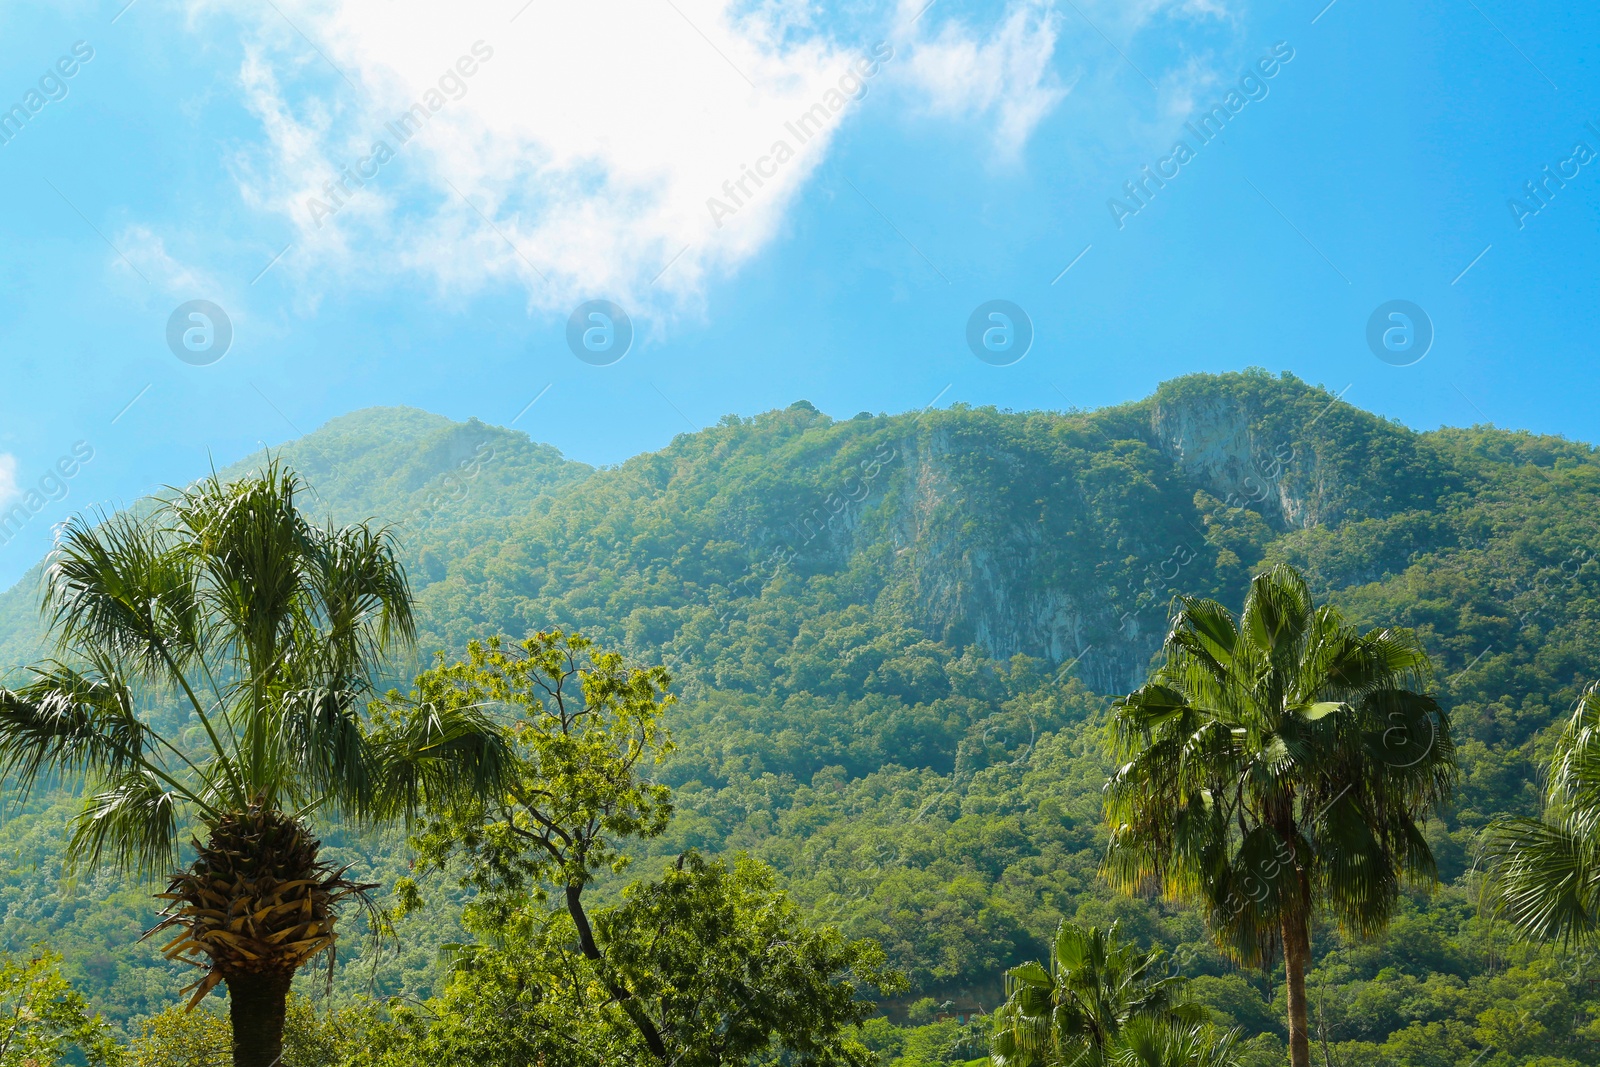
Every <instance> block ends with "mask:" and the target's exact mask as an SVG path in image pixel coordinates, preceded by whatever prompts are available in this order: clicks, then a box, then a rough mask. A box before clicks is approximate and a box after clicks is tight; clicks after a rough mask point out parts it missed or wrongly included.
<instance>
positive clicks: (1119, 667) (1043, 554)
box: [885, 431, 1193, 692]
mask: <svg viewBox="0 0 1600 1067" xmlns="http://www.w3.org/2000/svg"><path fill="white" fill-rule="evenodd" d="M958 450H959V455H958ZM901 452H902V455H903V456H904V460H903V462H904V469H903V471H902V472H901V476H900V478H899V482H898V486H897V489H898V492H892V493H890V494H888V496H887V498H886V500H885V504H886V505H887V506H889V507H890V508H891V509H892V512H891V518H890V520H889V522H888V523H887V526H888V529H889V531H890V533H891V536H892V537H893V541H894V546H895V552H896V559H895V569H896V572H897V574H898V576H899V577H900V578H901V580H902V583H903V584H902V585H901V588H903V589H905V590H907V591H908V597H909V602H908V603H907V604H906V605H905V606H906V607H907V608H908V609H909V610H910V613H911V615H912V617H913V621H914V623H915V624H916V625H917V626H919V627H920V628H922V629H924V630H925V631H927V632H928V634H929V635H930V636H931V637H933V638H935V639H937V640H943V641H945V642H946V643H949V644H952V645H955V646H958V647H960V646H964V645H968V644H972V645H976V646H978V647H979V648H981V649H983V650H984V651H985V652H987V653H988V654H989V655H991V656H994V657H997V658H1009V657H1010V656H1013V655H1017V654H1019V653H1020V654H1023V655H1028V656H1034V657H1038V658H1042V659H1045V660H1048V661H1050V662H1053V663H1058V664H1060V663H1067V662H1073V663H1075V664H1076V667H1075V669H1076V671H1077V673H1078V676H1079V677H1080V678H1082V679H1083V680H1084V682H1085V683H1086V684H1088V685H1089V686H1091V687H1092V688H1094V689H1096V690H1098V691H1101V692H1125V691H1127V690H1128V689H1130V688H1132V687H1133V686H1135V685H1137V684H1139V682H1140V681H1142V680H1143V678H1144V675H1145V672H1146V670H1147V668H1148V666H1149V662H1150V657H1151V655H1152V654H1153V653H1154V652H1155V651H1156V649H1157V648H1158V646H1159V644H1160V638H1161V635H1162V632H1163V630H1162V626H1161V621H1162V619H1163V618H1164V610H1165V598H1164V597H1158V596H1152V595H1149V593H1148V591H1146V590H1143V589H1142V587H1140V586H1139V585H1138V584H1137V583H1134V586H1133V588H1129V585H1130V583H1129V582H1128V581H1127V580H1126V578H1119V577H1118V571H1119V570H1126V569H1127V568H1126V567H1123V568H1118V567H1116V566H1107V562H1108V558H1112V559H1114V558H1115V552H1116V542H1117V538H1116V536H1115V530H1114V529H1113V528H1114V527H1117V526H1120V525H1121V524H1122V523H1121V521H1120V520H1121V518H1122V516H1120V515H1119V516H1116V517H1115V518H1114V519H1112V521H1109V522H1108V521H1106V520H1107V518H1108V516H1107V515H1106V510H1107V508H1106V504H1105V502H1104V501H1103V500H1097V499H1094V498H1092V496H1091V494H1090V493H1089V492H1087V491H1086V487H1085V486H1084V485H1083V483H1082V479H1083V477H1084V475H1085V472H1084V471H1082V470H1079V469H1075V468H1074V467H1072V466H1070V465H1068V464H1065V463H1062V462H1060V461H1059V459H1058V460H1057V461H1056V462H1055V463H1054V464H1052V463H1051V462H1050V459H1049V457H1046V456H1041V455H1040V454H1039V453H1038V452H1036V451H1033V450H1030V449H1026V448H1020V449H1019V448H1012V449H1007V448H1004V447H999V446H998V445H997V444H991V445H990V446H989V447H988V448H987V449H986V451H985V453H984V454H983V455H982V456H981V460H982V462H980V463H979V464H977V467H978V468H979V470H980V471H982V472H984V473H979V472H978V471H975V470H974V469H973V468H974V464H973V462H972V460H973V458H974V451H973V445H972V442H970V441H962V442H960V443H959V444H957V443H955V442H952V440H951V439H950V436H949V434H948V433H946V432H942V431H934V432H932V433H928V434H924V435H922V436H920V437H917V438H909V439H907V440H905V441H904V442H903V443H902V445H901ZM1041 468H1043V471H1044V477H1040V476H1039V475H1040V472H1041ZM1030 481H1031V482H1033V483H1035V484H1042V485H1043V486H1047V487H1049V489H1050V490H1051V495H1050V496H1049V497H1045V498H1034V499H1028V497H1027V494H1026V493H1024V492H1022V490H1023V489H1025V488H1027V487H1028V483H1029V482H1030ZM1191 493H1192V491H1191ZM1180 500H1181V498H1180ZM1178 524H1181V517H1180V516H1179V515H1177V514H1176V513H1173V514H1167V515H1163V516H1160V521H1156V522H1152V523H1150V526H1151V530H1150V531H1148V532H1149V533H1150V534H1151V536H1150V537H1149V538H1148V544H1140V543H1139V542H1138V541H1134V542H1132V543H1124V544H1123V545H1122V546H1121V547H1122V548H1123V549H1124V550H1126V549H1128V548H1133V549H1135V551H1134V552H1133V553H1132V556H1133V558H1134V561H1135V563H1136V564H1138V563H1141V562H1142V561H1143V560H1144V558H1146V557H1148V558H1149V559H1150V560H1152V561H1154V560H1157V559H1160V558H1161V555H1162V553H1164V552H1166V551H1168V549H1167V542H1168V541H1170V540H1172V539H1173V538H1174V537H1178V536H1180V535H1179V534H1177V533H1175V532H1173V531H1172V530H1171V529H1166V528H1167V527H1172V526H1175V525H1178ZM1162 531H1164V533H1163V532H1162ZM1191 539H1193V538H1192V537H1191ZM1090 546H1093V547H1092V548H1091V547H1090ZM1125 554H1126V552H1125ZM1142 577H1143V575H1141V578H1142ZM1141 592H1145V594H1146V595H1144V596H1143V597H1141V596H1140V593H1141ZM1158 601H1159V603H1158Z"/></svg>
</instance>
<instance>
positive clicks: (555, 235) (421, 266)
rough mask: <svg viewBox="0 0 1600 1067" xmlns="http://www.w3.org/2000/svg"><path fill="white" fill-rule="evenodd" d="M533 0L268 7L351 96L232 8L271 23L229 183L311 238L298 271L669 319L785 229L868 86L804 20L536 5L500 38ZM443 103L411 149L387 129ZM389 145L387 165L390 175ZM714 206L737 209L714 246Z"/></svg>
mask: <svg viewBox="0 0 1600 1067" xmlns="http://www.w3.org/2000/svg"><path fill="white" fill-rule="evenodd" d="M522 2H523V0H507V2H504V3H494V4H485V5H479V4H472V5H466V4H440V3H438V2H437V0H299V2H293V3H291V2H288V0H279V3H278V5H277V6H278V7H280V8H282V9H283V12H284V14H285V15H286V16H287V19H288V20H289V21H290V22H292V23H293V24H294V26H296V27H299V29H301V30H303V31H304V32H305V34H306V36H307V37H309V38H310V39H311V40H313V41H315V42H316V43H317V46H318V47H319V48H320V49H321V51H322V52H324V53H326V56H327V58H328V60H331V62H332V63H333V64H336V65H337V66H338V67H339V68H340V69H341V70H342V71H343V72H344V74H345V75H347V76H348V77H349V79H350V81H351V82H353V83H354V85H355V86H357V87H358V88H356V89H352V88H351V86H349V85H346V84H345V83H344V81H343V80H342V79H341V78H340V77H338V76H335V75H334V74H333V72H332V70H331V69H330V68H329V66H328V65H327V63H326V62H325V61H324V59H322V58H321V57H320V56H318V54H317V53H316V52H315V51H313V50H312V49H311V48H310V47H309V46H308V45H307V43H306V41H305V40H304V39H302V38H301V37H300V36H299V34H298V33H296V32H293V31H292V30H291V29H290V28H289V27H288V26H287V25H286V24H285V21H284V20H283V19H280V18H279V16H278V15H277V14H276V13H275V12H274V9H273V7H272V5H260V4H256V3H253V2H252V3H250V4H249V5H243V6H240V7H239V9H238V10H239V11H240V14H241V17H243V18H246V19H259V20H260V21H259V22H258V23H257V29H256V32H255V33H254V35H253V36H252V37H251V39H250V40H249V41H248V43H247V59H246V61H245V63H244V65H243V68H242V69H241V71H240V80H241V82H242V85H243V87H244V89H245V93H246V98H247V102H248V104H249V106H250V108H251V109H252V110H253V111H254V113H255V114H256V115H257V116H258V118H259V120H260V122H261V124H262V127H263V130H264V132H265V134H266V144H265V146H264V147H261V148H256V149H251V150H247V151H245V152H244V153H242V154H240V155H239V156H238V157H237V158H236V160H235V161H234V170H235V173H236V175H237V177H238V180H239V183H240V186H241V188H242V190H243V192H244V196H245V198H246V201H247V202H248V203H251V204H253V205H255V206H257V207H260V208H266V209H270V210H276V211H278V212H281V213H282V214H283V215H284V216H286V217H287V218H289V219H290V220H291V221H292V222H293V224H294V226H295V228H296V230H297V231H298V236H297V238H296V242H297V243H296V248H295V250H294V251H293V252H292V253H291V254H290V255H289V256H287V257H285V260H284V267H285V268H286V269H288V270H291V271H292V270H301V271H307V270H321V269H327V268H329V267H332V268H334V269H338V270H341V271H343V272H345V273H347V274H348V275H350V276H351V277H355V276H358V275H364V274H370V273H373V272H375V271H380V270H381V269H383V268H385V267H390V268H392V267H396V266H398V267H403V268H408V269H412V270H416V271H419V272H422V273H423V274H425V275H428V276H431V277H432V278H433V279H434V280H435V281H436V282H437V283H438V285H439V286H440V288H441V289H444V290H458V291H463V292H466V291H471V290H474V289H476V288H478V287H479V286H481V285H482V284H484V283H485V281H488V280H513V279H514V280H519V281H520V282H522V283H524V284H526V286H527V287H528V291H529V293H530V299H531V300H532V301H533V302H534V303H536V304H539V305H542V306H546V307H562V306H568V305H570V304H571V303H572V302H573V301H574V300H575V299H577V298H581V297H590V296H611V297H615V298H618V299H623V300H624V301H627V300H636V301H640V302H643V303H650V302H657V303H666V302H669V301H670V300H673V299H678V298H682V297H685V296H689V295H692V294H695V293H697V292H698V291H699V290H700V289H701V287H702V285H703V283H704V281H705V279H706V278H707V277H708V276H709V275H712V274H714V273H716V272H719V271H724V270H728V269H731V268H733V267H735V266H737V265H738V264H739V263H740V262H742V261H743V260H745V259H747V258H748V257H749V256H751V255H752V254H754V253H755V252H756V251H757V250H759V249H760V248H761V247H763V246H764V244H765V243H766V242H767V241H769V240H770V239H771V238H772V237H773V235H774V234H775V233H777V232H778V230H779V227H780V224H781V222H782V219H783V217H784V213H785V210H786V208H787V207H788V206H789V205H790V204H791V203H792V201H793V200H794V198H795V196H796V194H797V193H798V192H799V190H800V189H801V188H802V186H803V184H804V183H805V181H806V179H807V177H808V176H809V175H810V174H811V173H812V172H813V171H814V169H815V168H816V166H817V165H818V164H819V163H820V162H821V161H822V159H823V157H824V154H825V152H826V150H827V148H828V144H829V142H830V141H831V139H832V136H833V134H834V132H835V131H836V130H837V129H838V128H839V125H840V124H841V123H842V122H844V121H847V119H848V117H849V112H850V110H851V109H852V108H853V107H854V106H856V105H855V104H854V102H853V101H845V100H844V98H843V97H842V96H839V97H836V98H834V97H829V96H828V91H829V90H830V89H834V88H836V87H837V86H838V85H839V83H840V80H841V78H845V79H846V81H845V84H846V85H847V86H850V85H852V84H858V83H852V82H851V81H850V80H849V77H850V68H851V64H852V63H853V62H855V61H856V60H857V58H858V56H859V53H857V52H855V51H853V50H848V49H846V48H845V47H843V46H841V45H839V44H837V43H835V42H834V41H832V40H831V39H829V38H828V37H827V36H825V35H824V34H822V33H820V32H818V31H815V30H813V29H810V28H808V27H807V26H806V25H805V16H804V11H803V9H801V12H800V14H799V15H796V14H795V13H794V10H793V8H792V6H791V5H778V6H776V7H774V8H769V9H762V10H759V11H757V12H756V13H755V14H750V15H744V16H739V15H736V14H735V13H734V8H735V5H734V4H733V3H731V2H730V0H674V3H673V4H668V3H662V2H649V3H642V2H639V0H585V2H584V3H582V4H556V3H544V2H535V3H532V4H530V5H529V6H527V7H526V8H525V9H523V10H522V13H521V14H520V15H518V16H517V18H516V19H515V21H510V17H511V15H512V14H514V13H515V12H516V11H517V9H518V8H519V7H521V5H522ZM674 4H675V5H676V6H674ZM680 11H681V14H680ZM774 12H777V13H774ZM478 42H481V44H478ZM475 45H476V46H477V52H478V54H477V55H476V56H474V54H473V52H474V47H475ZM488 53H492V54H488ZM486 54H488V55H487V58H485V55H486ZM463 57H466V58H467V59H468V60H469V62H467V63H465V64H463V68H464V69H466V68H471V69H473V70H474V73H473V74H471V75H470V76H466V75H464V74H460V73H457V72H456V70H455V65H456V64H457V63H458V62H460V61H461V59H462V58H463ZM892 62H893V61H891V64H892ZM441 81H442V82H443V86H444V88H443V89H442V90H441ZM870 88H871V82H870V81H869V82H868V83H867V86H866V89H867V91H870ZM430 91H432V92H435V93H437V95H435V96H433V97H431V98H430V97H429V96H428V95H427V94H428V93H429V92H430ZM833 99H838V100H840V101H841V102H843V105H844V106H842V107H840V108H839V109H838V111H837V113H833V112H828V114H829V117H830V122H829V123H828V124H827V125H825V126H824V127H823V128H822V129H821V130H820V131H819V132H817V133H816V134H815V135H814V136H812V137H810V138H809V139H807V140H806V141H805V142H804V143H802V142H801V140H800V138H798V137H797V136H795V134H794V133H793V132H792V131H791V130H790V128H789V127H788V126H787V125H786V124H788V123H793V122H796V121H797V120H798V118H799V116H801V115H802V114H804V113H806V112H807V111H808V109H811V108H812V107H813V106H814V105H817V104H818V103H822V102H825V101H829V100H833ZM430 101H431V102H432V103H434V104H436V105H438V106H437V110H436V111H433V112H431V113H428V119H427V122H426V125H425V126H424V127H423V128H422V130H421V132H420V133H418V134H416V136H414V137H412V138H411V139H410V140H409V141H407V142H405V143H402V142H401V139H400V138H399V137H398V136H396V134H395V131H394V129H393V128H392V127H391V126H390V125H389V124H390V123H393V122H396V121H397V120H398V119H399V118H400V117H401V116H402V115H404V114H405V113H406V112H407V110H408V109H409V108H412V107H413V105H416V104H418V103H419V102H421V103H423V104H424V105H425V106H426V105H427V104H428V103H429V102H430ZM780 141H782V142H785V143H786V144H787V145H788V146H789V148H790V149H791V150H792V151H793V152H794V155H793V157H792V158H789V159H786V160H785V162H783V163H782V164H781V165H775V164H773V163H771V162H768V163H765V164H763V166H764V168H766V169H770V170H772V173H771V174H770V176H767V177H765V178H763V184H761V185H760V186H759V187H758V186H757V185H756V184H754V182H753V179H750V178H748V177H746V168H747V167H754V166H756V165H757V164H758V162H760V161H761V160H762V159H763V157H768V156H770V155H771V154H772V152H773V149H774V147H775V145H776V143H777V142H780ZM378 142H382V143H383V144H384V145H385V146H386V147H387V148H388V149H389V150H392V151H393V153H394V158H393V159H392V160H385V161H383V162H382V163H381V165H379V163H378V158H379V156H381V155H382V153H378V154H377V155H375V154H374V149H375V146H376V144H377V143H378ZM363 160H369V162H367V164H366V167H367V171H368V172H369V173H370V172H371V171H372V170H373V169H374V168H376V171H377V174H376V177H372V178H371V179H370V180H368V181H366V183H365V185H364V187H359V188H358V187H357V186H356V185H355V184H354V183H353V182H351V181H349V180H348V179H347V180H346V183H347V185H348V186H349V188H350V189H352V190H354V195H351V196H348V197H347V196H345V195H344V193H343V191H342V190H338V189H337V187H333V188H331V189H330V186H329V182H330V181H336V180H338V178H339V176H340V174H341V172H343V171H344V169H345V168H346V167H351V168H355V167H358V166H360V165H361V163H362V161H363ZM741 178H744V181H745V185H744V192H745V193H748V194H749V195H739V196H738V198H737V201H735V200H731V199H730V197H729V193H728V191H727V189H726V188H725V183H738V182H739V181H740V179H741ZM336 194H337V195H336ZM712 197H716V198H718V199H720V200H722V201H723V203H725V204H729V205H730V206H733V207H735V210H734V212H733V213H732V214H731V215H728V216H726V217H723V218H721V219H720V221H721V223H722V225H721V226H720V227H719V226H718V225H717V224H716V223H717V221H719V220H717V219H714V218H713V212H712V210H711V208H710V207H709V206H708V203H707V202H708V199H710V198H712ZM329 208H331V209H333V211H332V214H331V215H329V214H328V209H329ZM319 222H320V225H319V224H318V223H319ZM680 252H681V255H680ZM675 256H677V257H678V258H677V259H676V260H675V261H674V257H675ZM669 262H670V263H671V267H670V269H667V270H666V271H665V273H661V272H662V270H663V268H664V267H666V266H667V264H668V263H669ZM658 274H660V275H661V276H660V278H659V280H657V279H656V276H657V275H658Z"/></svg>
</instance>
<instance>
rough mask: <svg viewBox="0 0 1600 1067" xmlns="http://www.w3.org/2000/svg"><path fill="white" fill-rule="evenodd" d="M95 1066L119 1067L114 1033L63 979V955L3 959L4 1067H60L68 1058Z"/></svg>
mask: <svg viewBox="0 0 1600 1067" xmlns="http://www.w3.org/2000/svg"><path fill="white" fill-rule="evenodd" d="M73 1054H76V1055H77V1056H81V1057H82V1058H83V1061H84V1062H87V1063H88V1064H90V1067H116V1065H117V1064H120V1063H121V1062H122V1060H121V1049H119V1048H118V1047H117V1044H116V1042H115V1041H114V1040H113V1039H112V1037H111V1029H110V1027H108V1026H106V1024H105V1023H104V1022H103V1021H102V1020H101V1018H100V1016H98V1015H91V1014H90V1013H89V1004H88V1001H86V1000H85V999H84V997H83V994H82V993H79V992H78V991H77V990H76V989H74V988H72V984H71V983H70V982H68V981H67V980H66V979H65V978H63V977H62V975H61V957H60V956H58V955H56V954H55V953H53V952H41V953H39V954H38V955H36V956H33V957H32V958H30V959H25V960H23V959H16V958H14V957H10V956H6V957H3V958H0V1067H55V1065H56V1064H60V1063H65V1062H67V1057H68V1056H69V1055H73Z"/></svg>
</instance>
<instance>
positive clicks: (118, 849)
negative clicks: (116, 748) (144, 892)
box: [67, 768, 189, 874]
mask: <svg viewBox="0 0 1600 1067" xmlns="http://www.w3.org/2000/svg"><path fill="white" fill-rule="evenodd" d="M187 799H189V798H187V797H185V796H182V795H180V794H179V793H177V792H175V791H174V790H172V789H171V788H169V787H168V786H167V784H166V783H164V782H162V781H161V780H160V779H159V778H158V777H156V776H155V775H154V774H152V773H151V772H149V771H148V770H145V769H142V768H135V769H131V770H128V771H126V772H124V773H121V774H118V775H115V776H114V777H112V778H111V779H110V781H109V782H108V784H107V785H106V786H105V787H104V788H102V789H101V790H100V791H98V792H96V793H94V794H93V795H92V796H90V797H89V798H88V801H87V803H86V804H85V805H84V810H83V812H82V814H80V815H79V816H78V818H77V820H76V822H75V823H74V825H73V833H72V838H71V839H70V840H69V841H68V843H67V858H68V861H69V863H70V864H71V865H73V866H78V865H82V864H85V863H86V864H88V865H90V866H93V865H95V864H98V863H100V862H101V860H102V859H105V858H108V857H109V858H110V859H111V860H112V861H114V862H115V863H116V864H117V865H119V866H121V867H124V868H128V869H132V870H136V871H138V872H140V873H141V874H156V873H159V872H162V871H165V870H169V869H170V868H171V867H172V866H173V865H174V864H175V863H176V862H177V859H178V846H177V837H178V823H177V819H178V808H179V806H180V805H181V804H182V803H183V802H184V801H185V800H187Z"/></svg>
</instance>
